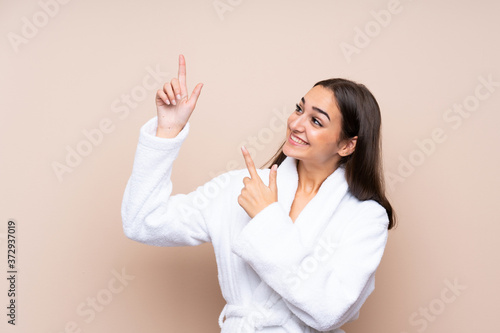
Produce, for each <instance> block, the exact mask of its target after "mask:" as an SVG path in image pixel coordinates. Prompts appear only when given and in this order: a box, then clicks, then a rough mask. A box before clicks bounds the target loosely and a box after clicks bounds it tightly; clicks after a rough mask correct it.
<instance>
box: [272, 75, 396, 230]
mask: <svg viewBox="0 0 500 333" xmlns="http://www.w3.org/2000/svg"><path fill="white" fill-rule="evenodd" d="M318 85H319V86H322V87H324V88H327V89H329V90H330V91H332V92H333V94H334V95H335V99H336V102H337V106H338V108H339V110H340V113H341V114H342V132H341V134H340V136H341V137H340V140H345V139H349V138H352V137H355V136H358V140H357V142H356V148H355V150H354V152H353V153H352V154H350V155H348V156H343V157H342V158H341V159H340V161H339V166H340V165H344V166H345V177H346V180H347V184H348V185H349V191H350V192H351V193H352V195H354V196H355V197H356V198H357V199H359V200H362V201H364V200H375V201H377V202H378V203H379V204H380V205H382V207H384V208H385V210H386V211H387V215H388V217H389V226H388V228H389V229H392V228H393V227H394V226H395V225H396V216H395V213H394V211H393V210H392V206H391V204H390V203H389V200H387V198H386V196H385V185H384V179H383V173H382V160H381V153H382V148H381V142H380V127H381V117H380V108H379V106H378V103H377V101H376V100H375V97H373V95H372V93H371V92H370V91H369V90H368V89H367V88H366V87H365V86H364V85H362V84H359V83H356V82H353V81H349V80H346V79H328V80H323V81H319V82H317V83H316V84H315V85H314V86H313V87H315V86H318ZM285 158H286V155H285V154H284V153H283V144H282V145H281V147H280V148H279V150H278V151H277V152H276V154H275V155H274V156H273V157H272V158H271V160H272V162H271V164H270V167H271V166H272V165H273V164H278V165H280V164H281V162H283V161H284V160H285Z"/></svg>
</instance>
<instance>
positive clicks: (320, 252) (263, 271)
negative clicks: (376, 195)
mask: <svg viewBox="0 0 500 333" xmlns="http://www.w3.org/2000/svg"><path fill="white" fill-rule="evenodd" d="M351 208H352V209H355V210H354V212H355V213H354V214H351V216H352V215H354V216H353V217H351V218H350V220H349V221H347V222H348V223H347V227H346V228H345V229H344V231H343V232H342V235H341V236H340V237H339V235H338V232H337V233H336V234H332V233H331V229H332V228H329V227H327V228H326V229H325V230H324V232H323V234H322V236H321V237H320V240H319V241H318V242H317V244H315V245H314V246H312V247H311V246H304V245H303V244H302V242H301V237H300V236H301V235H300V232H299V228H298V227H297V226H296V225H295V224H294V223H293V222H292V220H291V219H290V217H289V216H288V214H287V212H286V211H285V209H284V208H283V207H282V205H281V204H280V203H279V202H275V203H273V204H271V205H269V206H268V207H266V208H265V209H264V210H262V211H261V212H259V213H258V214H257V215H256V216H255V217H254V218H253V219H252V220H251V221H250V222H249V223H248V224H247V225H246V226H245V228H244V229H243V230H242V232H241V233H240V234H239V236H238V238H237V240H236V241H235V243H234V244H233V247H232V250H233V252H234V253H236V254H237V255H239V256H240V257H241V258H242V259H243V260H245V261H246V262H247V263H248V264H249V265H251V266H252V268H253V269H254V270H255V271H256V272H257V274H258V275H259V276H260V277H261V279H262V280H263V281H264V282H265V283H267V284H268V285H269V286H270V287H271V288H272V289H274V291H276V292H277V293H278V294H279V295H280V296H281V297H282V298H283V300H284V302H285V304H286V305H287V306H288V308H289V309H290V310H291V312H293V313H294V314H295V315H296V316H297V317H298V318H299V319H300V320H302V321H303V322H304V323H305V324H307V325H308V326H310V327H312V328H314V329H316V330H318V331H329V330H333V329H336V328H339V327H341V326H342V325H343V324H345V323H346V322H348V321H350V320H353V319H355V316H356V315H357V313H358V311H359V309H360V308H361V305H362V304H363V303H364V302H365V300H366V299H367V297H368V296H369V294H370V293H371V292H372V291H373V289H374V274H375V271H376V269H377V267H378V265H379V263H380V260H381V257H382V254H383V251H384V248H385V245H386V241H387V234H388V231H387V225H388V217H387V214H386V211H385V209H384V208H383V207H381V206H380V205H379V204H378V203H376V202H374V201H364V202H358V205H357V206H353V207H351ZM346 216H348V215H346ZM302 222H304V221H302ZM334 223H336V221H331V222H330V224H329V226H330V225H332V226H333V224H334Z"/></svg>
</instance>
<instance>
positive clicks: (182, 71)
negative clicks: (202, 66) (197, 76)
mask: <svg viewBox="0 0 500 333" xmlns="http://www.w3.org/2000/svg"><path fill="white" fill-rule="evenodd" d="M178 76H179V86H180V88H181V98H184V97H187V85H186V60H185V59H184V56H183V55H182V54H179V74H178Z"/></svg>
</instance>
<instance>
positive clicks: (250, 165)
mask: <svg viewBox="0 0 500 333" xmlns="http://www.w3.org/2000/svg"><path fill="white" fill-rule="evenodd" d="M241 151H242V152H243V158H244V159H245V164H246V165H247V169H248V172H250V178H252V179H260V177H259V175H258V174H257V170H256V169H255V164H254V163H253V160H252V157H251V156H250V153H249V152H248V150H247V149H246V148H245V146H242V147H241Z"/></svg>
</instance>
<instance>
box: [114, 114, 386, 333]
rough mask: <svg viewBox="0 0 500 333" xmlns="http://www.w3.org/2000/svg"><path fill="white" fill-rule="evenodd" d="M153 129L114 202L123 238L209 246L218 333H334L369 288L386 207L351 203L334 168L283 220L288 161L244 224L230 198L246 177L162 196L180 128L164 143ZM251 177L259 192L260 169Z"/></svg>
mask: <svg viewBox="0 0 500 333" xmlns="http://www.w3.org/2000/svg"><path fill="white" fill-rule="evenodd" d="M156 126H157V118H156V117H155V118H153V119H151V120H150V121H148V122H147V123H146V124H145V125H144V126H142V128H141V131H140V137H139V143H138V146H137V151H136V155H135V160H134V166H133V171H132V175H131V177H130V179H129V181H128V183H127V187H126V189H125V193H124V197H123V202H122V211H121V213H122V218H123V229H124V232H125V234H126V235H127V237H129V238H131V239H133V240H136V241H139V242H142V243H145V244H150V245H155V246H193V245H199V244H201V243H204V242H212V244H213V247H214V251H215V257H216V260H217V267H218V278H219V283H220V286H221V290H222V295H223V297H224V299H225V300H226V302H227V304H226V306H225V307H224V309H223V311H222V313H221V315H220V318H219V324H220V325H221V328H222V331H221V332H224V333H239V332H241V333H244V332H266V333H272V332H276V333H278V332H280V333H284V332H294V333H295V332H335V333H339V332H343V331H342V330H341V329H340V327H341V326H342V325H343V324H345V323H346V322H349V321H352V320H354V319H356V318H357V317H358V314H359V309H360V307H361V305H362V304H363V303H364V302H365V300H366V299H367V297H368V296H369V295H370V293H371V292H372V291H373V289H374V284H375V271H376V269H377V267H378V265H379V263H380V260H381V258H382V254H383V252H384V247H385V245H386V241H387V234H388V230H387V225H388V217H387V213H386V211H385V209H384V208H383V207H382V206H381V205H379V204H378V203H377V202H374V201H371V200H369V201H359V200H358V199H356V198H355V197H354V196H352V195H351V194H350V192H349V191H348V185H347V182H346V180H345V176H344V169H343V168H342V167H340V168H337V170H336V171H335V172H333V173H332V174H331V175H330V176H329V177H328V178H327V179H326V180H325V181H324V182H323V184H322V185H321V187H320V189H319V191H318V193H317V194H316V195H315V196H314V198H313V199H312V200H311V201H310V202H309V203H308V204H307V206H306V207H305V208H304V209H303V210H302V212H301V213H300V215H299V216H298V217H297V219H296V221H295V223H294V222H292V220H291V218H290V217H289V211H290V207H291V205H292V201H293V199H294V196H295V192H296V189H297V184H298V174H297V168H296V160H295V159H293V158H290V157H287V158H286V160H285V161H284V162H283V163H282V164H281V165H280V166H279V168H278V174H277V186H278V202H275V203H273V204H271V205H269V206H268V207H266V208H265V209H263V210H262V211H261V212H259V213H258V214H257V215H256V216H255V217H254V218H253V219H251V218H250V217H249V216H248V215H247V213H246V212H245V211H244V210H243V208H242V207H241V206H240V205H239V204H238V199H237V198H238V196H239V194H240V192H241V189H242V188H243V178H244V177H246V176H249V174H248V171H247V170H246V169H242V170H236V171H229V172H227V173H225V174H223V175H221V176H218V177H216V178H214V179H212V180H211V181H209V182H207V183H206V184H204V185H203V186H200V187H198V188H197V189H196V190H195V191H193V192H191V193H189V194H187V195H186V194H177V195H172V196H171V192H172V182H171V180H170V175H171V172H172V163H173V162H174V160H175V158H176V157H177V155H178V152H179V149H180V147H181V144H182V142H183V141H184V140H185V138H186V136H187V134H188V132H189V123H188V124H187V125H186V126H185V127H184V129H183V130H182V131H181V132H180V133H179V134H178V135H177V136H176V137H175V138H171V139H165V138H158V137H156V136H155V134H156ZM257 172H258V173H259V176H260V177H261V178H262V180H263V181H264V182H265V183H266V184H267V182H268V181H269V169H265V170H257Z"/></svg>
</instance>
